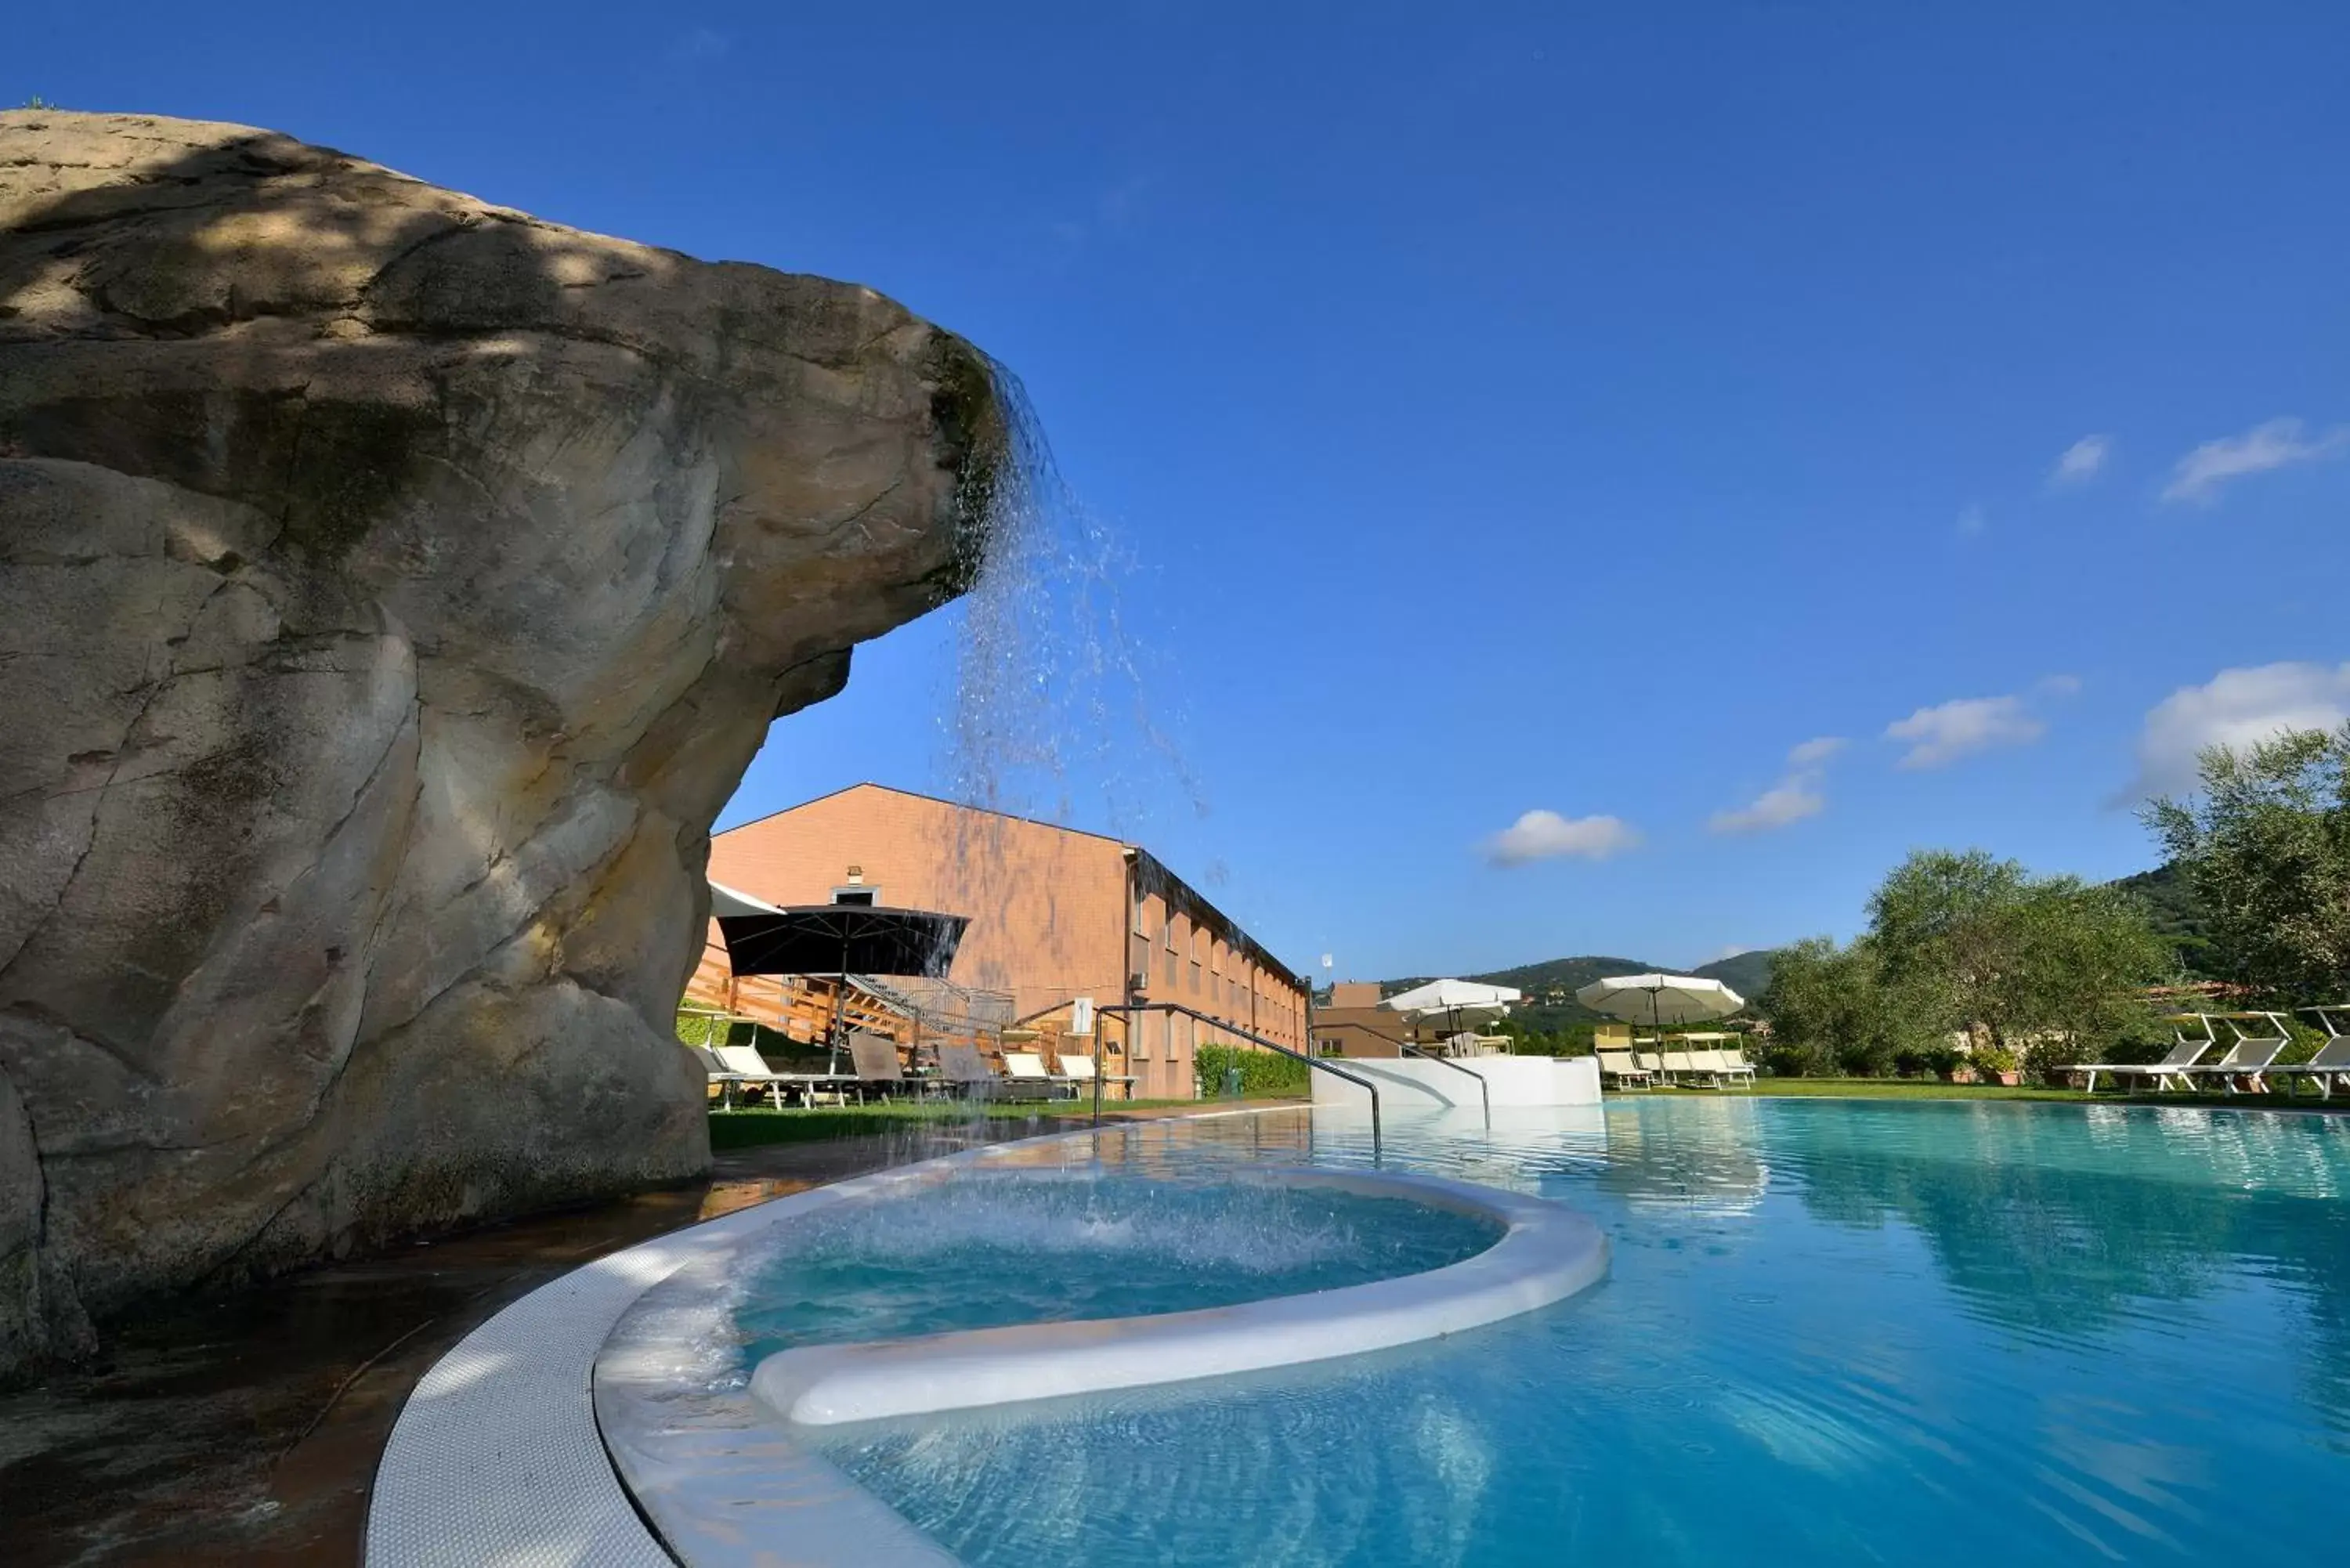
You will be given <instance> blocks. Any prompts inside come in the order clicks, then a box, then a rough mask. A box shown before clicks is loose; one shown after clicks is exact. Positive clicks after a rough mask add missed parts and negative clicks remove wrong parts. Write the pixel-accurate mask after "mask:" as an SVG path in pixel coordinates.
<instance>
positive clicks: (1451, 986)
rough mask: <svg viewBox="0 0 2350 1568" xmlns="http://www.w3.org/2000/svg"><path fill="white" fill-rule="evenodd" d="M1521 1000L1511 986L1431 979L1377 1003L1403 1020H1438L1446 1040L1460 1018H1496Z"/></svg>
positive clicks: (1455, 1031) (1457, 1029)
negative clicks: (1440, 1022)
mask: <svg viewBox="0 0 2350 1568" xmlns="http://www.w3.org/2000/svg"><path fill="white" fill-rule="evenodd" d="M1523 1000H1525V992H1522V991H1520V990H1519V989H1518V988H1517V987H1516V986H1513V985H1487V984H1485V983H1483V982H1482V981H1473V980H1431V981H1429V982H1428V983H1427V984H1426V985H1416V986H1414V987H1412V988H1411V989H1410V990H1409V991H1407V992H1399V993H1398V994H1397V995H1394V996H1390V997H1388V999H1387V1000H1386V1001H1385V1002H1381V1003H1379V1005H1380V1006H1381V1007H1390V1008H1393V1009H1394V1010H1395V1011H1396V1012H1400V1013H1402V1014H1403V1015H1404V1016H1405V1017H1407V1018H1441V1019H1443V1020H1445V1021H1446V1023H1448V1025H1449V1027H1448V1028H1447V1029H1446V1030H1445V1032H1444V1033H1445V1036H1446V1038H1447V1039H1448V1040H1449V1039H1450V1038H1451V1037H1452V1036H1453V1035H1456V1034H1458V1033H1461V1019H1463V1018H1497V1017H1499V1016H1501V1015H1502V1014H1503V1013H1504V1012H1509V1010H1510V1009H1511V1008H1513V1007H1514V1006H1516V1005H1517V1004H1518V1003H1519V1002H1523Z"/></svg>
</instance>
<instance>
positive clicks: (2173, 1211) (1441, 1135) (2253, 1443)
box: [820, 1096, 2350, 1568]
mask: <svg viewBox="0 0 2350 1568" xmlns="http://www.w3.org/2000/svg"><path fill="white" fill-rule="evenodd" d="M1496 1124H1497V1125H1496V1127H1494V1128H1493V1129H1492V1131H1490V1132H1489V1131H1488V1130H1487V1129H1486V1128H1485V1127H1483V1126H1482V1121H1481V1120H1479V1119H1478V1118H1475V1117H1466V1118H1453V1119H1425V1120H1419V1121H1405V1120H1402V1119H1400V1118H1399V1119H1398V1120H1397V1122H1396V1124H1395V1125H1391V1126H1390V1127H1388V1136H1387V1141H1386V1158H1385V1163H1386V1166H1387V1167H1388V1168H1390V1169H1402V1170H1408V1171H1409V1170H1417V1171H1423V1172H1428V1173H1431V1174H1435V1175H1440V1176H1449V1177H1453V1178H1459V1179H1469V1180H1473V1181H1480V1182H1485V1183H1490V1184H1493V1185H1496V1186H1502V1187H1506V1188H1511V1189H1516V1190H1519V1191H1523V1192H1527V1193H1534V1194H1540V1195H1544V1196H1547V1197H1554V1198H1557V1199H1564V1200H1565V1202H1567V1203H1568V1204H1571V1205H1573V1206H1574V1207H1575V1208H1578V1209H1580V1210H1584V1211H1585V1212H1586V1213H1588V1214H1591V1215H1592V1216H1594V1217H1596V1219H1598V1220H1600V1222H1601V1223H1602V1225H1603V1226H1604V1228H1605V1230H1606V1231H1607V1233H1608V1236H1609V1239H1610V1241H1612V1244H1613V1248H1614V1264H1613V1272H1612V1274H1611V1275H1610V1277H1609V1278H1608V1279H1607V1281H1606V1282H1604V1283H1602V1284H1600V1285H1599V1286H1597V1287H1596V1288H1595V1289H1593V1290H1591V1291H1589V1292H1587V1293H1585V1294H1583V1295H1581V1296H1579V1297H1576V1298H1575V1299H1572V1300H1568V1301H1565V1302H1561V1303H1558V1304H1556V1305H1554V1306H1551V1307H1548V1308H1545V1309H1544V1310H1542V1311H1540V1312H1537V1313H1534V1314H1529V1315H1526V1316H1523V1317H1519V1318H1515V1319H1513V1320H1511V1321H1508V1322H1504V1323H1500V1324H1492V1325H1491V1326H1488V1327H1485V1328H1482V1329H1478V1330H1475V1331H1473V1332H1471V1333H1468V1334H1460V1335H1456V1336H1453V1337H1451V1338H1448V1339H1445V1340H1442V1341H1440V1342H1437V1343H1436V1344H1434V1345H1421V1346H1417V1347H1413V1348H1410V1349H1406V1350H1399V1351H1390V1352H1385V1353H1382V1354H1380V1355H1377V1356H1373V1357H1367V1358H1362V1359H1357V1360H1354V1361H1347V1362H1337V1363H1328V1364H1325V1365H1323V1366H1320V1367H1317V1368H1315V1369H1313V1370H1312V1371H1310V1372H1301V1371H1291V1372H1286V1373H1277V1374H1260V1375H1256V1376H1251V1377H1248V1378H1244V1379H1234V1380H1227V1381H1222V1382H1212V1383H1203V1384H1193V1385H1189V1386H1185V1387H1184V1388H1183V1389H1182V1390H1180V1391H1170V1390H1166V1389H1159V1390H1153V1391H1150V1392H1149V1393H1136V1394H1130V1395H1100V1396H1092V1397H1087V1398H1086V1399H1083V1400H1080V1401H1074V1402H1062V1403H1059V1404H1054V1405H1045V1406H1035V1407H1008V1408H1001V1409H997V1410H993V1411H987V1412H975V1413H968V1414H949V1415H940V1416H931V1417H924V1418H922V1419H921V1420H920V1421H919V1422H910V1423H899V1424H895V1425H889V1426H882V1427H877V1428H855V1427H851V1428H831V1429H828V1430H827V1432H826V1433H825V1434H824V1436H823V1437H822V1438H821V1439H820V1441H821V1446H822V1449H823V1452H824V1454H825V1455H826V1456H827V1458H828V1459H830V1460H831V1461H832V1462H833V1463H834V1464H836V1465H837V1466H838V1467H840V1468H841V1469H844V1470H846V1471H847V1473H848V1474H849V1475H851V1476H853V1477H854V1478H855V1479H856V1480H858V1482H860V1483H862V1485H863V1486H864V1487H865V1488H867V1489H868V1490H870V1491H871V1492H872V1493H874V1494H876V1495H878V1496H879V1498H881V1499H882V1500H884V1501H887V1502H889V1504H890V1505H891V1506H892V1507H894V1508H895V1509H896V1510H897V1511H899V1513H901V1514H902V1515H903V1516H904V1517H905V1518H906V1519H908V1520H910V1521H912V1523H914V1524H915V1525H916V1526H918V1527H919V1528H920V1530H921V1531H922V1532H926V1533H927V1534H928V1535H929V1536H930V1537H931V1539H932V1540H933V1541H935V1542H938V1543H940V1544H941V1546H943V1547H944V1548H946V1549H947V1550H948V1551H949V1552H952V1553H954V1554H955V1555H957V1556H959V1557H960V1558H962V1560H963V1561H964V1562H965V1563H970V1564H972V1565H973V1568H1010V1565H1013V1564H1018V1565H1021V1568H1059V1565H1064V1564H1066V1565H1071V1568H1075V1565H1078V1564H1086V1565H1089V1568H1117V1565H1121V1564H1142V1563H1151V1564H1160V1563H1248V1564H1283V1565H1290V1568H1337V1565H1340V1564H1346V1565H1350V1568H1390V1565H1395V1568H1400V1565H1402V1564H1412V1565H1415V1568H1418V1565H1423V1564H1453V1563H1460V1564H1535V1563H1542V1564H1557V1563H1617V1562H1628V1563H1642V1564H1656V1563H1778V1562H1803V1563H1810V1564H1823V1565H1830V1568H1833V1565H1837V1564H1846V1563H1853V1564H1857V1563H1916V1564H1926V1565H1929V1568H1932V1565H1939V1564H1944V1563H1950V1564H1957V1563H1969V1564H1979V1563H1982V1562H1983V1561H1985V1560H1996V1561H1998V1562H1999V1563H2002V1568H2006V1565H2011V1564H2018V1563H2083V1562H2100V1561H2104V1562H2115V1561H2118V1562H2137V1563H2188V1562H2208V1561H2217V1560H2221V1559H2224V1560H2227V1561H2229V1562H2230V1563H2235V1564H2243V1565H2251V1564H2268V1563H2277V1564H2282V1563H2314V1562H2318V1561H2323V1560H2328V1559H2331V1558H2334V1557H2335V1556H2336V1555H2337V1554H2338V1553H2339V1552H2341V1551H2343V1550H2344V1547H2343V1542H2344V1541H2345V1539H2350V1535H2345V1531H2350V1207H2346V1206H2345V1202H2344V1194H2345V1190H2346V1189H2350V1121H2345V1120H2344V1119H2341V1118H2336V1117H2333V1116H2303V1115H2290V1114H2277V1113H2261V1112H2252V1113H2232V1112H2208V1111H2200V1110H2183V1109H2182V1110H2170V1109H2160V1108H2136V1107H2127V1108H2126V1107H2119V1106H2035V1105H2022V1104H2012V1103H2008V1104H1994V1103H1937V1104H1884V1103H1872V1102H1866V1101H1843V1102H1836V1101H1807V1100H1773V1099H1751V1100H1741V1099H1731V1098H1711V1097H1709V1098H1702V1099H1700V1098H1697V1097H1694V1096H1691V1097H1687V1098H1683V1097H1677V1096H1675V1097H1668V1096H1659V1097H1657V1098H1655V1099H1653V1100H1643V1101H1638V1102H1629V1103H1627V1102H1611V1103H1610V1104H1609V1105H1608V1106H1607V1107H1606V1109H1605V1110H1604V1111H1594V1112H1575V1111H1562V1112H1554V1113H1534V1112H1516V1113H1503V1114H1499V1115H1497V1116H1496ZM1103 1154H1104V1157H1105V1158H1106V1159H1107V1160H1108V1161H1110V1162H1111V1163H1113V1164H1118V1165H1123V1166H1128V1167H1132V1168H1137V1169H1143V1170H1151V1171H1156V1172H1159V1173H1160V1174H1161V1175H1163V1176H1165V1177H1169V1178H1172V1179H1186V1180H1188V1179H1197V1178H1199V1177H1200V1176H1201V1175H1203V1174H1205V1173H1209V1172H1212V1171H1214V1170H1217V1169H1219V1168H1226V1167H1229V1166H1230V1165H1231V1164H1232V1163H1233V1162H1255V1161H1261V1160H1264V1159H1282V1160H1292V1161H1306V1162H1310V1163H1313V1164H1315V1165H1322V1166H1337V1167H1353V1166H1362V1165H1366V1164H1367V1163H1368V1161H1369V1158H1370V1151H1369V1140H1368V1137H1367V1128H1365V1127H1362V1126H1361V1125H1360V1124H1358V1123H1350V1122H1348V1121H1346V1120H1344V1119H1341V1118H1337V1117H1334V1116H1331V1114H1330V1113H1327V1112H1324V1113H1320V1114H1318V1115H1317V1116H1315V1117H1314V1118H1312V1120H1311V1121H1310V1122H1309V1121H1308V1120H1307V1118H1305V1117H1304V1116H1295V1117H1286V1118H1282V1119H1280V1120H1279V1121H1274V1120H1272V1119H1268V1118H1239V1119H1234V1120H1228V1121H1222V1122H1201V1123H1191V1124H1178V1125H1170V1126H1162V1127H1149V1128H1145V1129H1137V1130H1135V1131H1133V1132H1130V1133H1124V1134H1118V1135H1111V1136H1109V1137H1106V1138H1105V1140H1104V1146H1103Z"/></svg>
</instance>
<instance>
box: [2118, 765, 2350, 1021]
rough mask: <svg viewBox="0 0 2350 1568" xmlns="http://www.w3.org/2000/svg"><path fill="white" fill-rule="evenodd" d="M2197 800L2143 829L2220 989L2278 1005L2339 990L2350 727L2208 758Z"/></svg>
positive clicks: (2345, 943)
mask: <svg viewBox="0 0 2350 1568" xmlns="http://www.w3.org/2000/svg"><path fill="white" fill-rule="evenodd" d="M2199 774H2200V775H2201V784H2202V789H2201V791H2200V793H2199V794H2197V795H2195V796H2193V797H2190V798H2189V799H2188V800H2185V801H2180V800H2174V799H2168V798H2165V799H2162V800H2158V801H2156V802H2155V803H2154V804H2153V805H2150V806H2148V807H2147V811H2146V815H2145V820H2146V823H2147V826H2148V827H2149V828H2151V829H2152V830H2153V832H2154V833H2155V835H2156V836H2158V837H2159V838H2160V839H2161V840H2162V844H2163V847H2164V849H2165V850H2166V851H2168V854H2169V857H2170V858H2171V860H2172V862H2173V863H2174V864H2176V865H2177V866H2178V867H2179V868H2180V869H2181V870H2182V871H2183V872H2184V873H2185V875H2186V877H2187V878H2188V881H2189V884H2190V885H2191V886H2192V887H2193V888H2194V890H2195V893H2196V895H2197V897H2198V898H2199V900H2200V901H2201V903H2202V906H2203V909H2204V915H2205V919H2207V920H2208V921H2209V922H2210V928H2211V947H2212V955H2211V958H2210V963H2212V964H2213V966H2214V967H2216V968H2218V969H2219V970H2220V973H2221V976H2222V978H2224V979H2228V980H2232V981H2237V982H2239V983H2241V984H2244V985H2248V986H2251V988H2252V989H2254V990H2255V991H2258V992H2264V993H2266V994H2268V995H2270V996H2272V997H2277V998H2280V999H2283V1000H2294V999H2301V998H2307V999H2312V1000H2321V1001H2327V1002H2332V1001H2336V1000H2339V999H2340V998H2341V997H2342V995H2343V994H2344V993H2345V991H2350V724H2345V725H2344V726H2343V727H2342V728H2341V729H2340V730H2338V731H2335V732H2326V731H2324V730H2295V731H2287V732H2282V733H2281V734H2279V735H2278V736H2277V737H2276V738H2275V739H2274V740H2271V741H2263V742H2256V743H2255V744H2252V745H2251V746H2247V747H2244V748H2243V749H2241V750H2238V749H2236V748H2233V747H2229V746H2212V747H2209V748H2207V749H2206V750H2205V751H2204V752H2203V753H2202V756H2201V758H2200V759H2199Z"/></svg>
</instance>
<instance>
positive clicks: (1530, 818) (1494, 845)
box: [1485, 811, 1640, 866]
mask: <svg viewBox="0 0 2350 1568" xmlns="http://www.w3.org/2000/svg"><path fill="white" fill-rule="evenodd" d="M1639 842H1640V835H1639V832H1638V829H1636V828H1634V827H1633V826H1631V825H1630V824H1629V823H1627V822H1625V821H1624V820H1623V819H1622V818H1620V817H1614V816H1577V817H1571V818H1570V817H1565V816H1561V815H1559V814H1558V813H1556V812H1555V811H1530V812H1528V813H1526V814H1525V815H1523V816H1522V817H1520V818H1518V820H1517V821H1515V822H1513V823H1512V824H1511V825H1510V826H1508V827H1505V828H1503V830H1502V831H1501V832H1499V833H1497V834H1495V835H1493V836H1492V837H1491V838H1489V839H1487V840H1486V841H1485V858H1486V860H1487V861H1488V862H1490V863H1491V864H1492V865H1495V866H1523V865H1525V864H1527V863H1528V862H1529V861H1534V860H1553V859H1556V858H1558V857H1561V856H1566V855H1572V856H1579V857H1583V858H1585V859H1587V860H1605V859H1607V857H1609V856H1611V855H1617V854H1621V853H1622V852H1623V851H1625V850H1627V849H1631V848H1634V847H1636V846H1638V844H1639Z"/></svg>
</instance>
